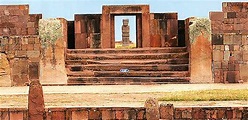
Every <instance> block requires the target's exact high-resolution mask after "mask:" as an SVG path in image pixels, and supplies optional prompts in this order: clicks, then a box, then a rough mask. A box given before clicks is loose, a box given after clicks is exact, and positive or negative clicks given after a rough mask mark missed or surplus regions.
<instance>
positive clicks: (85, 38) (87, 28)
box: [74, 14, 101, 49]
mask: <svg viewBox="0 0 248 120" xmlns="http://www.w3.org/2000/svg"><path fill="white" fill-rule="evenodd" d="M74 24H75V25H74V26H75V48H76V49H82V48H100V47H101V40H100V39H101V35H100V29H101V27H100V26H101V15H100V14H75V22H74Z"/></svg>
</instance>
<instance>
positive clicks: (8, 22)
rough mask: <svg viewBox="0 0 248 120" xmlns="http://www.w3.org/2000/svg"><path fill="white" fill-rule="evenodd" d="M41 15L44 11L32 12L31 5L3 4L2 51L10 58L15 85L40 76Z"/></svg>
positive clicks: (0, 15)
mask: <svg viewBox="0 0 248 120" xmlns="http://www.w3.org/2000/svg"><path fill="white" fill-rule="evenodd" d="M41 18H42V15H41V14H29V6H28V5H0V52H1V53H4V54H6V56H7V59H8V61H9V64H10V69H11V72H10V73H11V85H12V86H23V85H26V84H28V83H29V80H30V79H34V78H35V79H38V78H39V61H40V40H39V36H38V27H39V25H38V24H39V19H41Z"/></svg>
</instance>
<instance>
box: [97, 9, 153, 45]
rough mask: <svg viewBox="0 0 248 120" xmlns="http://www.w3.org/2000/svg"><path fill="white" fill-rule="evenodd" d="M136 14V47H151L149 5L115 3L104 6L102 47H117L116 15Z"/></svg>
mask: <svg viewBox="0 0 248 120" xmlns="http://www.w3.org/2000/svg"><path fill="white" fill-rule="evenodd" d="M119 15H134V16H136V47H137V48H142V47H150V36H149V35H150V34H149V32H150V30H149V20H150V14H149V6H148V5H113V6H103V7H102V28H101V29H102V31H101V48H115V29H114V28H115V16H119Z"/></svg>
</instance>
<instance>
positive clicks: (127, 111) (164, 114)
mask: <svg viewBox="0 0 248 120" xmlns="http://www.w3.org/2000/svg"><path fill="white" fill-rule="evenodd" d="M45 112H46V114H45V118H46V120H82V119H103V120H110V119H119V120H120V119H135V120H136V119H137V120H141V119H142V120H143V119H144V120H145V119H147V118H146V108H145V107H135V108H132V107H100V108H98V107H76V108H64V107H60V108H46V109H45ZM158 114H159V116H160V119H161V120H173V119H174V120H182V119H195V120H206V119H213V120H223V119H227V120H246V119H247V118H248V108H247V107H174V106H173V105H171V104H168V105H166V104H160V107H159V113H158ZM27 118H28V111H27V109H26V108H0V119H2V120H17V119H18V120H27Z"/></svg>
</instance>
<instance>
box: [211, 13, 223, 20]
mask: <svg viewBox="0 0 248 120" xmlns="http://www.w3.org/2000/svg"><path fill="white" fill-rule="evenodd" d="M209 16H210V20H212V21H217V20H219V21H223V20H224V13H223V12H210V15H209Z"/></svg>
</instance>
